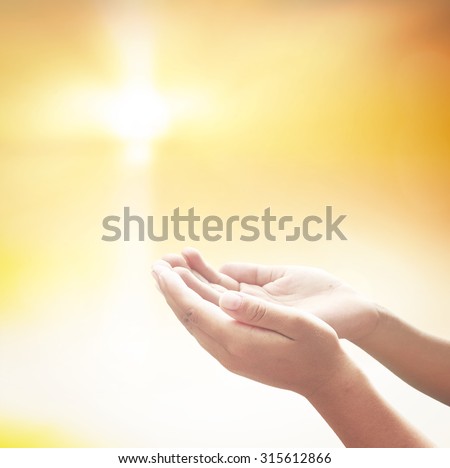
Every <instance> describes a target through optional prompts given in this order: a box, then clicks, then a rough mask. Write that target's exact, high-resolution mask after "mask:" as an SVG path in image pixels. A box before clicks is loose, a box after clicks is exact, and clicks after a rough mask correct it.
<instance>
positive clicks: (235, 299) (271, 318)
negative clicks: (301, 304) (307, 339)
mask: <svg viewBox="0 0 450 468" xmlns="http://www.w3.org/2000/svg"><path fill="white" fill-rule="evenodd" d="M219 306H220V307H221V309H223V310H224V311H225V312H226V313H227V314H228V315H230V316H231V317H233V318H234V319H235V320H237V321H239V322H243V323H246V324H248V325H253V326H255V327H260V328H266V329H268V330H273V331H275V332H277V333H280V334H282V335H284V336H287V337H288V338H294V337H295V335H296V333H295V332H296V328H298V327H299V325H300V326H304V325H305V322H306V324H308V322H310V321H309V320H308V318H307V317H306V316H305V314H304V313H302V312H300V311H298V310H297V309H294V308H293V307H286V306H283V305H277V304H273V303H271V302H267V301H264V300H262V299H259V298H257V297H254V296H250V295H247V294H243V293H238V292H234V291H226V292H225V293H223V294H222V295H221V296H220V300H219Z"/></svg>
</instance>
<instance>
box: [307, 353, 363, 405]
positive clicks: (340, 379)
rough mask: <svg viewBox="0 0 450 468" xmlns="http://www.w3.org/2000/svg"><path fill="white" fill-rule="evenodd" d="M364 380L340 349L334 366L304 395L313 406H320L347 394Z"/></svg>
mask: <svg viewBox="0 0 450 468" xmlns="http://www.w3.org/2000/svg"><path fill="white" fill-rule="evenodd" d="M362 378H364V379H365V376H364V374H363V373H362V372H361V371H360V369H359V368H358V367H357V366H356V364H355V363H354V362H353V361H352V360H351V359H350V357H349V356H348V355H347V354H346V353H345V352H344V351H343V350H342V349H340V352H339V353H338V354H337V355H336V356H335V365H334V366H333V368H332V370H331V371H330V372H329V373H328V375H327V376H326V377H324V378H323V380H322V381H321V382H320V384H319V385H318V386H317V387H316V388H315V389H314V391H313V392H311V393H310V394H309V395H304V396H305V397H306V398H307V399H308V400H309V402H310V403H311V404H312V405H313V406H316V405H321V404H322V403H323V402H330V401H334V400H335V399H336V395H341V394H343V393H344V394H347V393H349V391H351V389H352V388H353V387H354V386H357V385H358V382H359V381H360V380H361V379H362Z"/></svg>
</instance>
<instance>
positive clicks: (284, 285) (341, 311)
mask: <svg viewBox="0 0 450 468" xmlns="http://www.w3.org/2000/svg"><path fill="white" fill-rule="evenodd" d="M239 290H240V291H242V292H244V293H246V294H251V295H253V296H257V297H259V298H261V299H265V300H267V301H270V302H273V303H278V304H282V305H286V306H292V307H295V308H298V309H300V310H302V311H305V312H309V313H311V314H313V315H315V316H317V317H318V318H320V319H321V320H323V321H325V322H326V323H328V325H330V326H331V327H332V328H334V330H335V331H336V333H337V334H338V336H339V337H340V338H346V339H349V340H357V339H360V338H363V337H364V336H366V335H368V334H369V333H370V332H371V331H372V330H373V329H374V328H375V326H376V323H377V317H378V312H377V310H376V307H375V305H374V304H372V303H371V302H370V301H369V300H367V299H365V298H364V297H363V296H361V295H359V294H358V293H357V292H356V291H354V290H353V289H352V288H350V287H349V286H347V285H346V284H344V283H342V282H341V281H339V280H338V279H337V278H335V277H333V276H332V275H330V274H328V273H327V272H325V271H322V270H320V269H317V268H309V267H284V268H283V267H274V271H273V274H272V278H271V280H270V281H268V282H266V283H264V284H261V285H257V284H248V283H242V282H241V283H239Z"/></svg>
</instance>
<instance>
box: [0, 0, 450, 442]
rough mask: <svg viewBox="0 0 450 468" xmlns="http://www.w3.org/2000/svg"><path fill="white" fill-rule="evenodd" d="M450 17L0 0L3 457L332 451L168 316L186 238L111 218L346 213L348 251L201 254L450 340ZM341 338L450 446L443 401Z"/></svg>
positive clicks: (263, 6) (312, 419)
mask: <svg viewBox="0 0 450 468" xmlns="http://www.w3.org/2000/svg"><path fill="white" fill-rule="evenodd" d="M449 24H450V5H449V3H448V2H447V1H444V0H442V1H441V0H430V1H428V2H419V1H411V0H408V1H407V0H390V1H369V0H362V1H349V0H343V1H340V2H332V1H325V0H319V1H309V2H308V1H299V2H294V1H292V0H281V1H268V0H262V1H254V0H240V1H237V0H232V1H228V2H207V1H205V0H195V1H191V2H181V1H171V2H164V1H161V0H154V1H143V0H142V1H137V0H129V1H125V0H124V1H119V0H112V1H108V2H102V1H100V0H92V1H88V0H80V1H78V2H67V1H66V2H61V1H58V2H57V1H55V0H41V1H31V0H16V1H14V2H11V1H6V0H0V66H1V73H0V84H1V86H0V103H1V105H0V200H1V204H0V216H1V228H0V446H1V447H43V446H46V447H58V446H65V447H67V446H83V447H86V446H92V447H96V446H104V447H114V446H120V447H126V446H127V447H128V446H129V447H138V446H139V447H164V446H165V447H171V446H172V447H173V446H185V447H188V446H197V447H199V446H215V447H221V446H234V447H239V446H244V447H248V446H253V447H259V446H261V447H263V446H266V447H267V446H272V447H276V446H279V447H281V446H286V447H288V446H291V447H292V446H303V447H314V446H315V447H320V446H328V447H333V446H340V442H339V440H338V439H337V438H336V436H335V435H334V434H333V433H332V432H331V430H330V429H329V428H328V427H327V426H326V424H325V423H324V422H323V420H322V419H321V418H320V417H319V416H318V415H317V414H316V413H315V412H314V410H313V409H312V408H311V407H309V405H308V404H307V403H306V402H305V401H304V400H303V399H301V398H299V397H297V396H296V395H293V394H290V393H287V392H282V391H280V390H276V389H271V388H268V387H264V386H262V385H259V384H256V383H253V382H250V381H246V380H243V379H241V378H239V377H236V376H234V375H231V374H228V373H226V372H225V371H224V370H223V369H222V368H221V367H220V366H219V365H218V364H217V363H216V362H214V360H213V359H212V358H210V357H209V356H208V355H206V353H204V352H203V350H201V349H200V347H198V346H197V345H196V344H195V343H193V342H192V339H191V337H190V336H189V335H188V334H187V333H185V330H183V329H182V327H181V326H179V324H178V323H177V322H176V320H175V318H174V317H173V316H172V315H171V313H170V311H169V309H168V308H167V306H166V305H165V304H164V303H163V301H162V299H161V298H160V297H159V296H158V295H157V292H156V291H155V288H154V286H153V284H152V283H153V281H152V278H151V275H150V265H151V262H152V261H153V260H155V259H156V258H158V257H159V256H161V255H162V254H164V253H167V252H169V251H179V250H180V249H181V248H182V247H184V246H185V245H188V243H182V242H177V241H174V240H173V239H172V240H169V241H167V242H162V243H152V242H150V241H147V242H137V241H135V242H127V243H125V242H122V241H119V242H104V241H102V240H101V236H102V234H103V233H104V232H103V228H102V220H103V218H104V217H105V216H108V215H112V214H117V215H120V214H121V212H122V211H123V207H124V206H130V207H131V210H132V212H133V213H136V214H140V215H141V216H146V215H155V216H157V217H158V216H162V215H165V214H171V212H172V210H173V209H174V208H176V207H180V208H181V210H182V211H183V210H184V211H186V210H187V209H188V208H190V207H195V209H196V212H197V213H198V214H200V215H201V216H206V215H208V214H215V215H219V216H223V217H228V216H230V215H231V214H238V215H240V216H245V215H247V214H257V215H260V214H261V213H262V212H263V210H264V208H266V207H268V206H270V207H271V208H272V211H273V212H274V213H276V214H277V215H280V216H281V215H292V216H294V217H296V218H302V217H304V216H306V215H310V214H321V213H323V209H324V207H325V206H326V205H333V206H334V209H335V211H336V212H338V213H339V214H341V213H343V214H347V215H348V216H347V219H346V220H345V229H344V226H343V230H344V232H345V234H346V235H347V237H348V241H345V242H344V241H339V240H333V241H325V240H322V241H319V242H306V241H304V240H299V241H297V242H291V243H286V242H276V243H273V242H270V241H266V240H262V239H259V240H258V241H255V242H253V243H244V242H239V241H233V242H226V241H225V240H222V241H219V242H209V243H208V242H205V241H201V242H194V243H192V242H191V243H190V244H189V245H194V246H195V247H198V248H200V249H201V250H202V251H204V253H205V254H206V255H207V256H208V257H209V259H210V260H211V262H212V263H214V264H215V265H219V264H221V263H224V262H226V261H230V260H242V261H254V262H259V263H294V264H311V265H317V266H321V267H323V268H326V269H328V270H330V271H331V272H332V273H334V274H336V275H338V276H340V277H342V278H344V279H345V280H347V281H349V282H351V283H352V284H353V285H354V286H355V287H356V288H359V289H360V290H362V291H364V292H366V293H367V294H369V295H371V296H372V297H374V298H375V299H376V300H377V302H379V303H382V304H384V305H386V306H387V307H390V308H391V309H392V310H394V311H395V312H396V313H397V314H399V315H401V316H402V317H404V318H405V319H406V320H408V321H410V322H412V323H414V324H415V325H417V326H419V327H421V328H423V329H424V330H427V331H429V332H432V333H436V334H439V335H441V336H447V337H448V335H449V332H450V313H449V311H450V299H449V297H448V294H447V292H448V277H449V276H448V265H449V263H450V262H449V261H450V257H449V249H448V239H449V234H450V222H449V220H450V218H449V215H448V214H449V202H450V190H449V167H450V162H449V156H450V128H449V126H450V29H449V27H448V25H449ZM347 348H348V351H349V353H351V354H352V356H353V357H354V358H355V360H357V361H358V362H359V363H360V364H361V366H364V368H365V370H366V372H367V373H368V375H369V376H370V377H371V379H372V380H373V382H374V384H375V385H376V386H377V387H378V388H379V389H380V391H382V392H383V394H385V395H386V397H387V399H388V400H389V401H391V402H392V404H394V405H395V406H396V407H398V408H399V410H400V411H401V412H402V413H403V414H404V415H405V416H406V417H407V418H409V419H410V420H411V421H412V422H413V424H416V425H417V426H419V427H420V428H421V429H422V430H423V431H424V432H426V433H427V434H428V435H429V436H430V437H431V438H432V439H434V440H435V442H436V443H438V444H440V445H442V446H450V435H449V432H448V427H446V421H448V418H449V416H450V410H449V408H447V407H445V406H443V405H441V404H439V403H436V402H434V401H432V400H431V399H429V398H427V397H425V396H423V395H420V394H419V393H418V392H416V391H415V390H413V389H411V388H410V387H408V386H407V385H406V384H404V383H403V382H401V381H399V380H398V379H397V378H396V377H394V376H393V375H392V374H390V373H389V372H388V371H386V370H385V369H383V368H382V367H381V366H380V365H378V364H377V363H376V362H374V361H373V360H372V359H371V358H369V357H367V356H366V355H364V354H363V353H361V352H360V351H358V350H357V349H355V348H354V347H352V346H350V345H348V346H347Z"/></svg>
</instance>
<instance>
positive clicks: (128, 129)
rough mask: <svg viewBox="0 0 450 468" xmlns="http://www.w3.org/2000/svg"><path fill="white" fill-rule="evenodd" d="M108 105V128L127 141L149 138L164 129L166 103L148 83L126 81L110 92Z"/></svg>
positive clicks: (166, 116)
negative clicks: (113, 92) (113, 93)
mask: <svg viewBox="0 0 450 468" xmlns="http://www.w3.org/2000/svg"><path fill="white" fill-rule="evenodd" d="M109 107H110V108H109V109H108V116H107V118H108V120H109V123H110V126H111V129H112V130H113V131H114V133H115V134H116V135H117V136H119V137H120V138H122V139H123V140H125V141H127V142H130V143H131V142H136V141H145V140H148V141H149V140H151V139H153V138H155V137H157V136H160V135H162V134H163V133H164V132H165V131H166V129H167V126H168V120H169V114H168V109H167V105H166V103H165V102H164V99H163V98H162V97H161V96H160V95H158V94H157V93H156V92H155V91H154V90H153V89H152V88H150V87H146V86H142V85H128V86H126V87H125V88H124V89H122V90H120V91H119V92H118V93H117V95H115V96H113V98H112V100H111V106H109Z"/></svg>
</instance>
